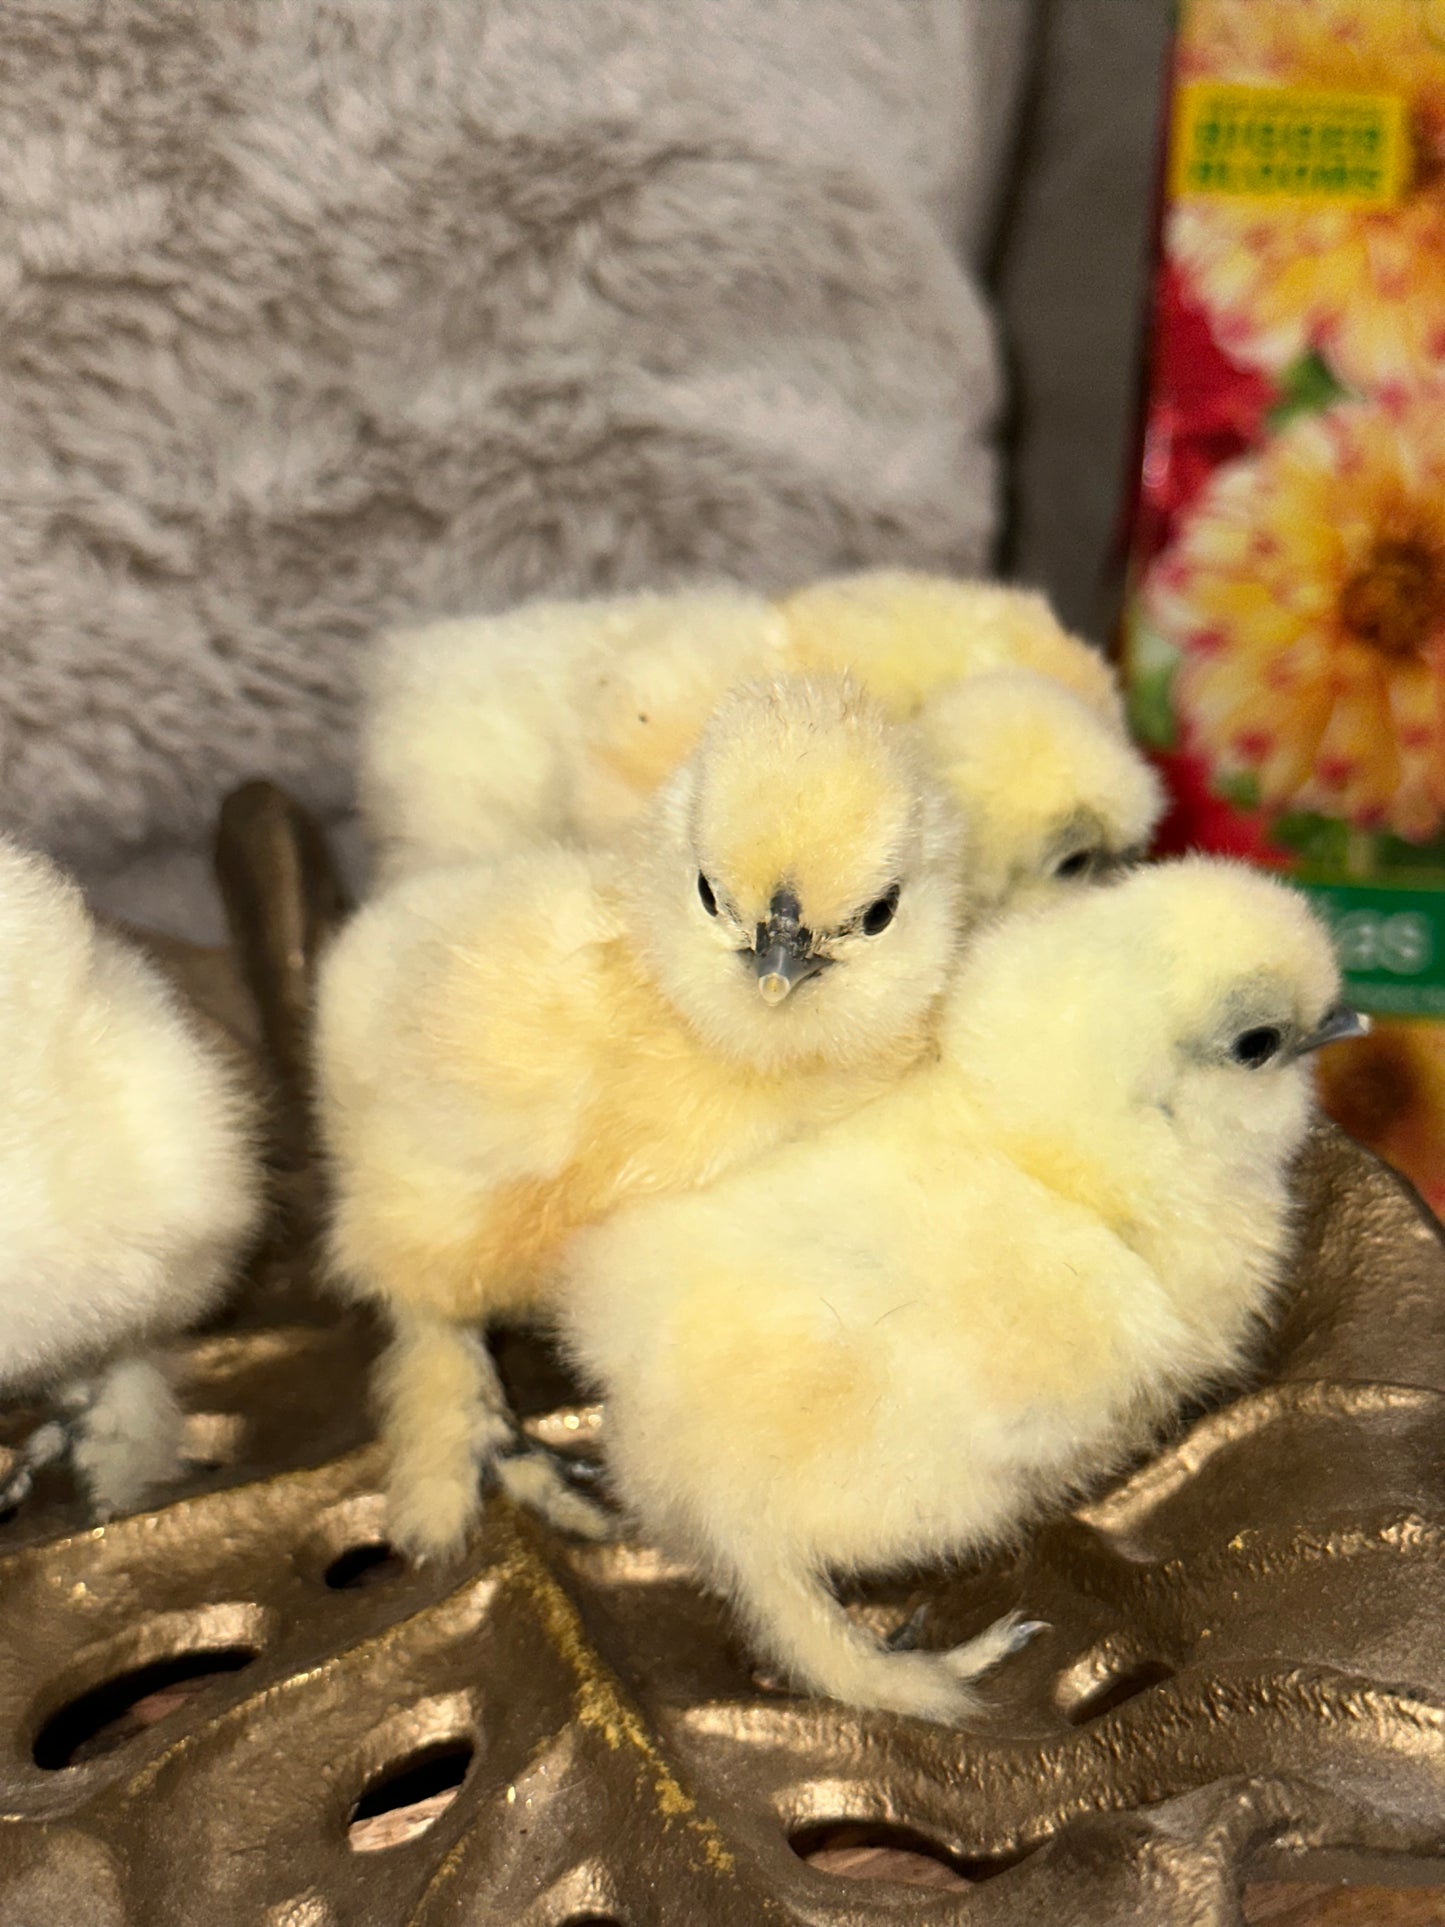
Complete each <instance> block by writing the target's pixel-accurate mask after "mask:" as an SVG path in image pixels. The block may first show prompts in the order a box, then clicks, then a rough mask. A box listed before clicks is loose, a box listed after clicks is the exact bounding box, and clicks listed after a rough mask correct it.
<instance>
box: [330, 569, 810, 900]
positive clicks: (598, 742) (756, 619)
mask: <svg viewBox="0 0 1445 1927" xmlns="http://www.w3.org/2000/svg"><path fill="white" fill-rule="evenodd" d="M782 641H783V624H782V620H781V618H780V617H779V615H778V614H777V612H776V611H775V610H774V609H773V608H772V607H771V606H770V605H769V604H768V603H767V602H766V601H764V600H763V598H762V597H761V596H756V595H750V594H749V593H748V592H747V591H746V590H743V589H738V588H730V587H727V586H723V587H719V588H716V589H710V590H695V591H688V592H680V593H677V594H673V595H635V596H618V597H611V598H607V597H604V598H599V599H597V600H594V601H580V602H573V601H566V602H562V601H557V602H533V603H527V604H524V605H523V606H522V607H521V608H517V609H513V610H510V611H508V612H507V613H506V614H503V615H494V616H474V617H468V618H464V619H461V620H457V621H449V622H436V623H432V624H430V625H428V626H427V627H425V628H422V629H414V630H397V631H393V632H390V633H388V634H386V635H384V636H382V638H381V639H380V641H379V643H378V644H377V646H376V648H375V650H374V651H373V654H372V657H371V660H370V663H369V665H368V668H367V671H366V678H365V687H364V690H363V697H362V717H361V742H360V752H359V753H360V776H359V789H360V803H361V811H362V817H363V820H364V822H365V825H366V828H367V830H368V833H369V836H370V840H371V843H372V847H373V849H374V850H375V851H376V853H377V859H378V865H379V868H380V870H381V872H382V874H383V875H384V876H388V877H393V876H398V875H401V874H404V873H406V872H408V871H411V870H415V869H417V868H422V867H425V866H426V865H428V864H435V863H455V862H467V861H469V860H471V859H473V858H475V857H478V856H484V855H488V854H495V853H497V852H499V851H504V850H508V849H511V848H513V847H515V846H516V845H517V844H519V843H528V842H538V841H547V840H549V839H557V838H575V839H577V840H580V841H591V842H605V841H607V840H609V839H610V838H611V837H612V836H613V834H614V833H615V832H616V830H617V829H618V828H619V827H620V826H621V825H622V824H623V823H625V822H627V821H630V820H631V819H632V818H633V817H634V816H636V815H637V813H638V811H639V810H640V809H641V808H642V807H643V806H644V805H645V803H646V802H647V800H648V798H649V797H651V796H652V794H653V793H654V792H655V791H656V789H657V788H658V786H659V785H660V784H661V783H662V781H663V780H664V779H665V778H666V777H668V776H670V775H671V774H672V773H673V771H674V770H675V769H676V768H677V767H678V765H679V764H680V763H681V762H682V761H683V760H684V758H685V757H687V756H688V755H690V754H691V752H692V750H693V749H694V748H695V747H696V744H697V740H698V737H699V736H700V735H701V733H702V729H703V726H704V724H705V723H706V722H707V719H708V717H709V715H710V714H711V712H712V711H713V709H714V708H715V707H716V705H717V702H718V700H719V698H720V697H721V696H722V694H723V693H724V691H726V690H727V689H729V688H730V687H731V686H732V685H733V684H734V683H738V682H741V681H744V680H746V679H747V678H749V677H752V676H756V675H760V674H767V673H770V672H772V671H774V670H776V669H778V668H779V667H782V666H783V656H782Z"/></svg>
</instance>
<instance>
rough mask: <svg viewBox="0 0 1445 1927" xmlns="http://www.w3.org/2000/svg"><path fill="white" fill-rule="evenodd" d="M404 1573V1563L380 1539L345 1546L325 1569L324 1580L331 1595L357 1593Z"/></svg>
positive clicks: (393, 1549)
mask: <svg viewBox="0 0 1445 1927" xmlns="http://www.w3.org/2000/svg"><path fill="white" fill-rule="evenodd" d="M405 1571H406V1561H405V1559H403V1558H402V1556H401V1554H400V1553H399V1552H397V1551H396V1550H395V1548H394V1547H392V1546H389V1545H388V1544H387V1543H386V1541H385V1540H384V1539H381V1540H373V1541H372V1542H371V1543H370V1544H367V1545H360V1546H348V1547H347V1549H346V1551H345V1552H343V1553H341V1554H340V1555H339V1557H337V1558H335V1559H333V1560H332V1562H331V1564H330V1565H329V1566H328V1567H327V1568H326V1572H325V1575H324V1576H325V1579H326V1583H327V1585H328V1586H330V1587H331V1589H332V1591H333V1592H350V1591H353V1590H355V1591H360V1590H361V1588H362V1587H364V1586H379V1585H382V1584H383V1583H384V1582H385V1581H386V1580H388V1579H395V1578H396V1576H397V1574H398V1573H401V1572H405Z"/></svg>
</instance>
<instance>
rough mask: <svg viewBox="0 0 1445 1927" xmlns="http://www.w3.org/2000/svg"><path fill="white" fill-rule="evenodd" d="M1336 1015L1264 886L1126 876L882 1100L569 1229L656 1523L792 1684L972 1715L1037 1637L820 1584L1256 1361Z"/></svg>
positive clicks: (578, 1295)
mask: <svg viewBox="0 0 1445 1927" xmlns="http://www.w3.org/2000/svg"><path fill="white" fill-rule="evenodd" d="M1338 997H1339V978H1338V974H1337V971H1336V967H1335V963H1334V959H1333V957H1332V955H1331V950H1330V945H1329V942H1328V939H1327V937H1326V935H1325V932H1324V930H1323V929H1322V927H1321V926H1320V925H1319V923H1318V922H1317V921H1316V920H1315V918H1314V917H1313V915H1312V914H1311V913H1310V911H1309V910H1308V909H1307V908H1306V907H1305V904H1304V902H1303V901H1302V899H1300V898H1299V897H1298V896H1296V895H1293V894H1291V893H1290V892H1289V891H1287V890H1286V889H1285V888H1284V887H1282V886H1281V885H1279V884H1276V883H1274V882H1272V881H1270V880H1269V879H1267V878H1264V877H1261V876H1259V875H1258V874H1255V873H1252V872H1249V871H1247V870H1244V869H1243V868H1237V867H1233V866H1231V865H1228V864H1223V863H1218V862H1209V861H1205V860H1203V859H1190V860H1187V861H1185V862H1182V863H1179V864H1177V865H1171V866H1161V867H1158V868H1154V869H1143V870H1139V871H1136V872H1134V873H1133V874H1132V875H1131V876H1129V877H1128V878H1127V879H1125V880H1122V881H1119V882H1116V883H1115V884H1113V885H1112V886H1108V887H1103V888H1100V889H1096V890H1091V891H1080V892H1075V893H1072V894H1071V895H1069V896H1066V897H1063V898H1059V899H1056V900H1055V901H1054V902H1052V903H1050V904H1047V905H1044V906H1041V907H1039V908H1037V909H1034V910H1032V911H1027V912H1022V913H1020V914H1019V915H1017V916H1015V917H1010V918H1005V919H1003V920H1001V921H999V922H998V923H997V924H995V925H994V926H993V928H992V929H991V930H989V931H988V932H987V933H985V934H984V935H983V936H981V937H980V938H979V939H978V941H977V942H976V944H975V946H974V947H973V949H972V950H971V952H970V953H969V955H968V956H967V957H966V958H965V960H964V961H963V963H962V965H961V966H960V969H959V972H958V976H957V978H956V980H955V983H954V986H953V988H952V989H951V990H950V992H949V994H948V996H947V998H946V999H945V1003H944V1008H943V1011H942V1013H941V1017H940V1033H939V1034H940V1043H939V1049H938V1053H937V1055H936V1056H934V1057H930V1058H929V1059H928V1060H926V1061H922V1062H920V1063H919V1064H918V1065H917V1067H916V1068H914V1069H913V1070H912V1071H910V1072H909V1073H908V1074H907V1075H906V1076H905V1077H904V1078H903V1079H902V1080H901V1081H900V1082H899V1083H898V1084H897V1085H896V1086H894V1087H893V1088H892V1089H891V1090H890V1091H888V1092H887V1093H885V1094H884V1095H882V1096H880V1097H879V1098H878V1099H876V1100H875V1101H874V1102H873V1103H872V1104H870V1105H869V1106H867V1107H866V1109H863V1110H860V1111H858V1112H856V1113H855V1114H854V1115H853V1116H851V1117H849V1118H848V1119H846V1120H842V1121H840V1122H838V1123H835V1124H833V1125H831V1126H829V1127H827V1128H826V1129H823V1130H821V1131H819V1132H816V1133H814V1134H813V1135H812V1136H810V1137H808V1138H806V1139H803V1140H801V1141H798V1142H796V1143H793V1144H791V1145H789V1146H786V1147H783V1148H780V1149H779V1150H777V1151H775V1152H773V1153H772V1154H770V1155H769V1156H767V1157H765V1158H761V1159H759V1160H757V1161H756V1162H755V1163H754V1164H752V1165H750V1166H749V1167H748V1168H747V1169H746V1170H743V1171H739V1172H736V1173H734V1174H733V1175H731V1176H729V1177H727V1178H725V1179H723V1180H722V1181H720V1182H719V1183H717V1184H715V1185H713V1186H712V1187H710V1188H708V1189H706V1190H702V1191H698V1192H695V1193H693V1194H692V1195H690V1196H686V1197H679V1198H671V1199H665V1200H656V1201H650V1202H642V1203H637V1204H634V1205H631V1206H628V1207H627V1208H626V1209H624V1210H623V1211H622V1212H621V1213H619V1214H618V1215H617V1216H616V1217H615V1218H614V1219H613V1220H612V1221H611V1222H610V1223H608V1224H607V1225H605V1226H602V1227H600V1228H595V1229H592V1230H590V1231H587V1232H585V1233H583V1234H582V1235H581V1237H580V1238H579V1239H578V1240H577V1241H576V1242H575V1243H574V1246H573V1248H572V1251H571V1253H570V1255H569V1262H568V1272H569V1278H568V1284H567V1289H566V1291H565V1293H564V1294H563V1296H562V1298H561V1304H562V1307H563V1319H564V1330H565V1332H566V1334H567V1336H568V1339H569V1342H570V1345H571V1347H572V1349H573V1351H574V1352H575V1355H576V1357H577V1359H578V1361H579V1363H580V1364H581V1366H582V1367H583V1368H584V1370H585V1371H586V1372H587V1373H588V1374H589V1375H590V1376H591V1377H592V1378H593V1379H595V1381H596V1382H597V1384H598V1385H599V1386H600V1387H601V1388H602V1390H603V1392H604V1393H605V1396H606V1399H607V1409H608V1421H607V1454H608V1461H609V1466H610V1471H611V1475H612V1478H613V1480H614V1482H615V1486H616V1489H617V1491H618V1493H619V1495H620V1496H621V1497H622V1499H623V1500H624V1501H625V1502H626V1504H627V1505H628V1507H629V1508H630V1510H631V1511H632V1513H633V1515H634V1516H635V1518H636V1520H637V1521H638V1522H639V1523H640V1525H641V1526H642V1528H643V1529H644V1530H645V1531H646V1532H647V1533H648V1534H650V1535H652V1536H653V1537H655V1538H656V1539H658V1540H659V1541H661V1542H662V1543H663V1544H664V1545H665V1546H666V1547H667V1548H669V1549H670V1550H671V1551H672V1552H673V1553H675V1554H680V1555H681V1556H683V1557H685V1558H689V1559H691V1560H692V1561H694V1562H695V1563H696V1565H697V1566H698V1567H700V1568H701V1570H702V1572H703V1574H704V1575H705V1576H706V1577H708V1578H709V1579H710V1580H711V1581H712V1582H713V1583H714V1584H715V1585H716V1586H717V1587H718V1588H719V1589H721V1590H723V1591H725V1592H726V1593H727V1594H729V1595H730V1596H731V1598H732V1599H733V1600H734V1601H735V1602H736V1606H737V1609H738V1612H739V1614H740V1616H741V1618H742V1621H743V1623H744V1625H745V1627H746V1628H747V1630H748V1632H749V1634H750V1635H751V1637H752V1639H753V1641H754V1642H755V1644H756V1646H757V1648H758V1650H759V1651H760V1653H762V1654H764V1655H766V1656H767V1658H768V1660H769V1661H771V1662H772V1663H773V1664H775V1665H777V1666H779V1667H781V1668H782V1669H784V1670H785V1671H786V1673H787V1674H789V1675H790V1676H791V1677H792V1679H793V1680H794V1681H796V1682H797V1684H798V1685H799V1686H801V1687H804V1688H808V1689H811V1690H813V1691H816V1692H820V1693H825V1694H829V1695H832V1696H834V1697H836V1698H839V1699H844V1700H849V1701H853V1702H856V1703H858V1704H860V1705H864V1706H875V1707H885V1708H892V1709H894V1710H896V1711H900V1712H905V1713H914V1714H919V1715H923V1716H925V1717H929V1718H933V1719H939V1720H956V1719H959V1718H962V1717H964V1716H966V1715H967V1714H968V1713H969V1711H970V1710H971V1708H973V1706H974V1705H975V1697H974V1694H973V1692H972V1690H971V1686H970V1682H971V1681H972V1680H974V1679H975V1678H976V1677H977V1676H978V1674H980V1673H981V1672H982V1671H984V1670H985V1669H986V1668H987V1667H989V1666H991V1665H993V1664H994V1663H996V1662H997V1661H998V1660H999V1659H1000V1658H1001V1657H1003V1656H1004V1655H1005V1654H1006V1653H1007V1652H1009V1651H1010V1650H1012V1648H1013V1646H1014V1645H1015V1644H1016V1643H1017V1642H1019V1641H1020V1640H1021V1639H1023V1638H1025V1637H1027V1636H1028V1634H1029V1632H1030V1631H1031V1630H1033V1629H1032V1628H1030V1627H1027V1626H1021V1625H1020V1624H1019V1623H1018V1622H1017V1621H1016V1620H1014V1619H1013V1618H1012V1617H1010V1618H1008V1619H1005V1620H1003V1621H1000V1622H998V1623H997V1624H995V1625H994V1626H992V1627H990V1628H989V1629H988V1630H987V1631H986V1632H984V1633H983V1634H982V1635H980V1637H979V1638H977V1639H975V1640H972V1641H970V1642H969V1643H967V1644H965V1645H962V1646H960V1647H957V1648H956V1649H954V1650H952V1651H949V1652H896V1651H888V1650H886V1649H885V1648H884V1647H882V1646H880V1645H879V1644H878V1642H877V1641H876V1640H875V1639H874V1638H873V1637H872V1636H871V1635H869V1634H868V1633H867V1632H865V1631H864V1630H863V1629H862V1628H861V1627H859V1626H858V1625H856V1624H855V1623H854V1622H853V1621H852V1620H851V1619H850V1618H849V1617H848V1616H847V1615H846V1614H845V1613H844V1612H843V1611H842V1609H841V1608H840V1607H839V1606H838V1604H837V1603H836V1601H835V1600H834V1598H833V1597H832V1595H831V1593H830V1592H829V1591H828V1590H827V1587H826V1583H825V1575H826V1574H827V1572H828V1571H829V1570H845V1571H866V1570H881V1569H886V1568H889V1567H898V1566H903V1565H908V1564H913V1563H915V1562H918V1561H923V1560H931V1559H939V1558H947V1557H953V1556H957V1555H962V1554H976V1553H978V1552H979V1551H980V1550H981V1549H983V1548H985V1547H987V1546H989V1545H990V1544H992V1543H996V1542H998V1541H1001V1540H1003V1539H1006V1538H1007V1537H1009V1536H1011V1535H1012V1534H1014V1533H1015V1532H1016V1531H1017V1530H1018V1528H1019V1527H1020V1526H1021V1525H1022V1524H1024V1523H1025V1522H1027V1521H1028V1520H1029V1519H1030V1517H1031V1516H1033V1515H1036V1514H1038V1513H1039V1512H1040V1511H1041V1510H1042V1509H1044V1508H1048V1507H1053V1506H1060V1505H1063V1504H1064V1503H1066V1502H1067V1501H1068V1499H1069V1498H1070V1496H1071V1495H1072V1494H1074V1493H1075V1492H1076V1491H1077V1490H1078V1489H1079V1488H1080V1487H1081V1486H1082V1485H1083V1484H1084V1483H1086V1482H1087V1481H1089V1480H1090V1479H1092V1478H1095V1477H1097V1476H1098V1475H1100V1474H1101V1473H1103V1472H1105V1471H1107V1470H1109V1469H1111V1468H1113V1467H1116V1466H1117V1465H1118V1464H1119V1463H1120V1462H1121V1461H1122V1460H1123V1459H1124V1458H1125V1457H1126V1456H1127V1455H1128V1454H1129V1453H1131V1452H1132V1451H1133V1450H1135V1449H1136V1448H1138V1447H1140V1446H1142V1445H1144V1444H1146V1443H1147V1442H1148V1441H1149V1439H1150V1438H1151V1436H1153V1434H1154V1433H1155V1431H1156V1429H1157V1428H1158V1426H1159V1425H1160V1423H1161V1422H1162V1421H1164V1420H1166V1419H1167V1418H1168V1417H1169V1416H1170V1415H1171V1414H1172V1413H1173V1412H1174V1411H1175V1410H1176V1409H1177V1408H1178V1405H1179V1403H1180V1402H1181V1401H1182V1400H1183V1399H1185V1398H1187V1397H1190V1396H1192V1395H1194V1394H1196V1393H1198V1392H1199V1391H1201V1390H1202V1389H1204V1388H1206V1387H1208V1386H1210V1385H1212V1384H1215V1383H1217V1382H1219V1381H1220V1380H1222V1379H1225V1378H1227V1377H1228V1376H1230V1375H1231V1374H1233V1373H1235V1372H1237V1371H1238V1370H1239V1369H1240V1367H1241V1365H1242V1363H1243V1362H1244V1361H1245V1360H1246V1359H1247V1357H1248V1355H1249V1352H1250V1348H1251V1344H1252V1342H1253V1340H1254V1338H1255V1336H1256V1333H1257V1331H1258V1330H1259V1328H1260V1324H1261V1320H1262V1319H1263V1317H1264V1316H1265V1315H1266V1314H1267V1312H1268V1311H1269V1308H1270V1303H1271V1296H1272V1292H1273V1290H1274V1286H1275V1282H1276V1280H1277V1278H1278V1277H1279V1274H1280V1270H1281V1265H1282V1262H1283V1260H1284V1257H1285V1255H1286V1252H1287V1248H1288V1245H1289V1241H1290V1205H1289V1196H1288V1192H1287V1188H1286V1174H1287V1169H1288V1166H1289V1163H1290V1160H1291V1158H1292V1156H1293V1154H1294V1153H1295V1151H1296V1150H1297V1148H1298V1147H1299V1145H1300V1143H1301V1141H1302V1138H1303V1135H1304V1132H1305V1130H1306V1128H1307V1121H1308V1118H1309V1115H1310V1110H1311V1082H1310V1075H1309V1070H1308V1067H1307V1061H1306V1060H1307V1055H1308V1053H1310V1052H1311V1051H1313V1050H1314V1049H1315V1048H1316V1047H1317V1046H1319V1045H1321V1044H1323V1043H1326V1042H1328V1041H1331V1040H1333V1039H1336V1038H1339V1037H1342V1036H1346V1035H1349V1034H1351V1033H1352V1032H1353V1031H1355V1030H1357V1029H1358V1028H1359V1027H1360V1020H1359V1019H1357V1018H1355V1017H1354V1016H1353V1013H1350V1012H1346V1011H1343V1010H1342V1009H1340V1007H1339V1005H1338V1001H1337V1000H1338Z"/></svg>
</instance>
